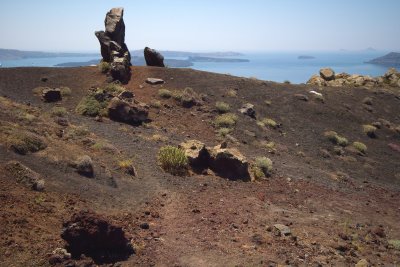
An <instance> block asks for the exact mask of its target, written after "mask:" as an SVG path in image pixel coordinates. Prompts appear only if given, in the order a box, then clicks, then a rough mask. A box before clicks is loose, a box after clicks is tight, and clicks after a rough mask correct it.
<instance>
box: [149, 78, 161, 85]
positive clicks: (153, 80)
mask: <svg viewBox="0 0 400 267" xmlns="http://www.w3.org/2000/svg"><path fill="white" fill-rule="evenodd" d="M146 83H148V84H151V85H157V84H163V83H164V80H163V79H158V78H147V79H146Z"/></svg>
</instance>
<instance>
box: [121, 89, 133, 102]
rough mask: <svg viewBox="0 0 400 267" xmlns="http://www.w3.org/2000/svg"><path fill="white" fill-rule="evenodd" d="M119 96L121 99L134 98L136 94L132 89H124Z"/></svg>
mask: <svg viewBox="0 0 400 267" xmlns="http://www.w3.org/2000/svg"><path fill="white" fill-rule="evenodd" d="M118 97H119V98H121V99H129V100H130V99H132V98H134V97H135V95H134V94H133V93H132V92H131V91H123V92H121V93H120V94H119V95H118Z"/></svg>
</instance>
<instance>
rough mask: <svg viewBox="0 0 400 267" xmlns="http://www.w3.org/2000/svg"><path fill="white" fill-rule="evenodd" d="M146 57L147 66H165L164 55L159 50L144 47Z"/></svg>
mask: <svg viewBox="0 0 400 267" xmlns="http://www.w3.org/2000/svg"><path fill="white" fill-rule="evenodd" d="M144 59H145V60H146V64H147V66H154V67H165V65H164V57H163V55H161V54H160V53H159V52H158V51H157V50H155V49H151V48H149V47H146V48H145V49H144Z"/></svg>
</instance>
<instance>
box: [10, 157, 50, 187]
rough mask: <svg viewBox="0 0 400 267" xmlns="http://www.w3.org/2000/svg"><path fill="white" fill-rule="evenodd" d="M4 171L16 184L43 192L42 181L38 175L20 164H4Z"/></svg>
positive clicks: (13, 162) (16, 162)
mask: <svg viewBox="0 0 400 267" xmlns="http://www.w3.org/2000/svg"><path fill="white" fill-rule="evenodd" d="M5 169H6V170H7V171H8V172H9V173H10V175H11V176H13V177H14V179H15V180H16V181H17V182H18V183H21V184H23V185H25V186H26V187H28V188H30V189H32V190H35V191H43V190H44V180H43V179H42V177H41V176H40V174H38V173H37V172H35V171H33V170H31V169H30V168H28V167H26V166H25V165H23V164H22V163H21V162H18V161H9V162H7V163H6V165H5Z"/></svg>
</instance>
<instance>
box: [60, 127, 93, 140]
mask: <svg viewBox="0 0 400 267" xmlns="http://www.w3.org/2000/svg"><path fill="white" fill-rule="evenodd" d="M89 134H90V132H89V129H88V128H86V127H85V126H76V127H71V128H70V129H68V131H67V133H66V135H65V137H66V138H67V139H77V138H81V137H85V136H87V135H89Z"/></svg>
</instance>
